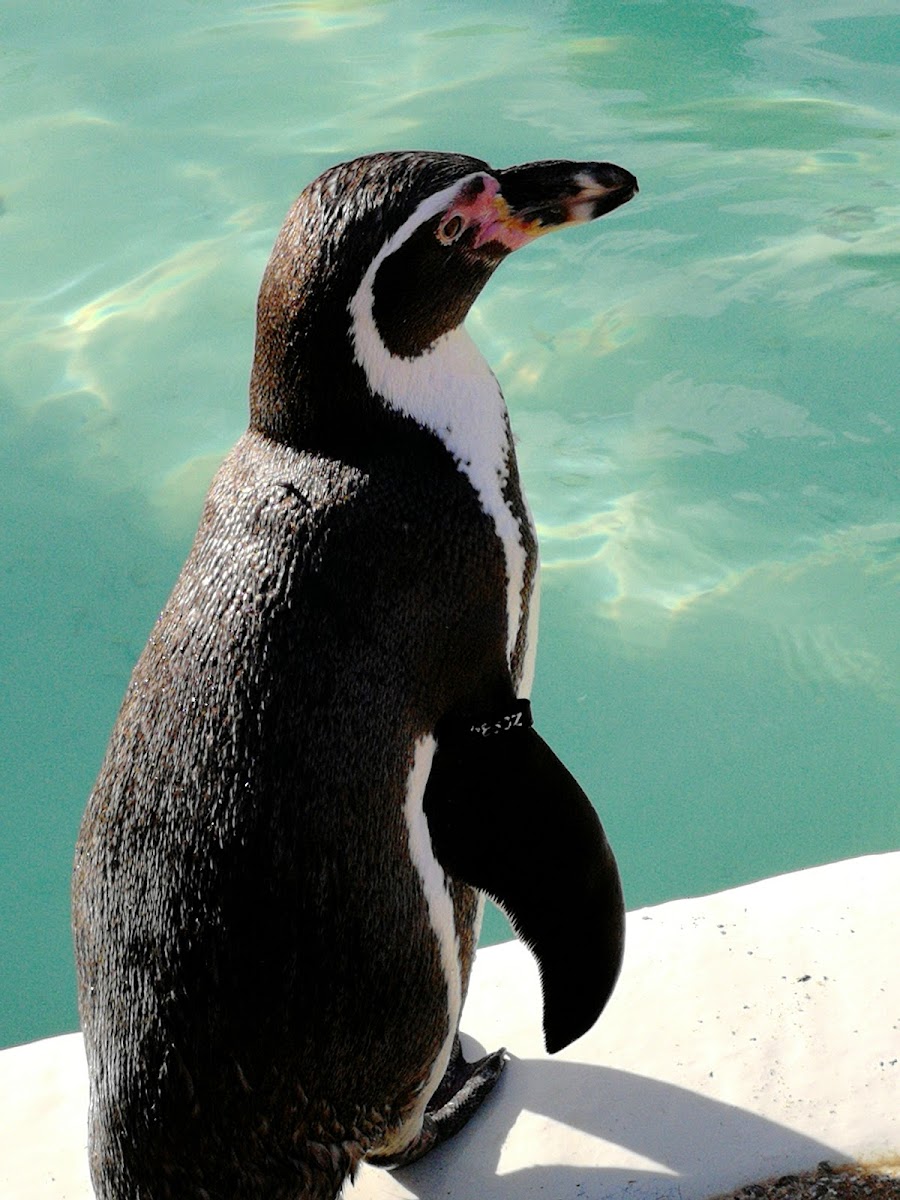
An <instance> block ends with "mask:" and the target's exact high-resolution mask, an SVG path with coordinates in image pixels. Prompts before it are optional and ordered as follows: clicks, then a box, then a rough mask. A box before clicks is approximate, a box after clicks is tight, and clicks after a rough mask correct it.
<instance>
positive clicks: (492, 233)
mask: <svg viewBox="0 0 900 1200" xmlns="http://www.w3.org/2000/svg"><path fill="white" fill-rule="evenodd" d="M481 180H482V183H483V184H484V187H483V188H482V190H481V191H480V192H479V193H478V194H477V195H476V196H472V197H471V199H469V198H467V197H465V196H463V197H462V198H461V199H460V200H459V202H458V203H456V204H454V205H453V207H452V208H451V209H449V210H448V211H447V213H446V215H445V217H444V221H445V222H446V221H448V220H449V219H450V218H451V217H453V216H456V215H457V214H458V215H459V216H461V217H462V218H463V220H464V221H465V222H466V225H467V226H475V237H474V238H473V240H472V248H473V249H475V250H477V249H478V248H479V247H480V246H484V245H485V244H486V243H487V242H499V244H500V245H501V246H503V247H504V249H506V250H518V248H519V247H520V246H524V245H525V243H526V242H530V241H531V240H532V239H533V238H535V237H537V236H538V234H539V233H542V232H543V230H542V229H541V226H540V223H539V222H536V221H528V222H525V221H520V220H518V218H516V217H515V216H513V214H512V213H511V212H510V210H509V205H508V204H507V203H506V201H505V200H504V199H503V196H502V195H501V194H500V184H499V183H498V182H497V180H496V179H493V178H492V177H491V176H490V175H482V176H481Z"/></svg>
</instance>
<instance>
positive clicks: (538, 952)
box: [424, 701, 625, 1054]
mask: <svg viewBox="0 0 900 1200" xmlns="http://www.w3.org/2000/svg"><path fill="white" fill-rule="evenodd" d="M437 743H438V744H437V751H436V753H435V756H434V761H433V764H432V768H431V774H430V776H429V780H428V787H427V789H426V792H425V801H424V803H425V813H426V816H427V818H428V825H429V829H430V832H431V839H432V844H433V847H434V853H435V857H436V858H437V860H438V862H439V863H440V864H441V866H442V867H443V868H444V870H445V871H446V872H447V873H448V874H449V875H452V876H454V877H455V878H457V879H461V880H462V881H464V882H465V883H468V884H470V885H471V886H472V887H475V888H479V889H480V890H481V891H484V892H486V893H487V894H488V895H489V896H490V897H491V898H492V899H493V900H495V901H496V902H497V903H498V904H499V905H501V907H502V908H503V909H504V911H505V912H506V914H507V915H508V916H509V918H510V921H511V922H512V924H513V927H514V928H515V930H516V933H517V934H518V935H519V937H520V938H521V939H522V941H524V942H525V943H526V945H527V946H528V947H529V948H530V949H531V951H532V952H533V954H534V956H535V958H536V959H537V961H538V965H539V967H540V973H541V984H542V988H543V994H544V1040H545V1044H546V1046H547V1050H548V1051H549V1052H550V1053H551V1054H553V1053H555V1052H556V1051H557V1050H561V1049H563V1047H565V1046H567V1045H568V1044H569V1043H570V1042H572V1041H574V1040H575V1038H577V1037H580V1036H581V1035H582V1034H583V1033H586V1032H587V1030H588V1029H590V1027H591V1026H592V1025H593V1023H594V1022H595V1021H596V1019H597V1017H599V1015H600V1013H601V1012H602V1011H603V1008H604V1007H605V1005H606V1002H607V1000H608V999H609V997H610V995H611V994H612V990H613V987H614V986H615V982H616V979H617V978H618V974H619V969H620V967H621V963H622V953H623V944H624V929H625V907H624V902H623V899H622V887H621V883H620V880H619V872H618V869H617V867H616V862H615V858H614V857H613V853H612V850H611V849H610V846H609V843H608V842H607V840H606V835H605V834H604V832H603V826H602V825H601V823H600V820H599V818H598V816H597V814H596V812H595V811H594V808H593V806H592V804H591V802H590V800H588V798H587V796H586V795H585V793H584V792H583V791H582V789H581V788H580V787H579V785H578V783H577V782H576V781H575V779H574V778H573V777H572V775H571V774H570V773H569V771H568V770H567V769H566V768H565V766H563V764H562V763H561V762H560V760H559V759H558V758H557V757H556V755H555V754H554V753H553V751H552V750H551V749H550V747H549V746H548V745H547V743H546V742H545V741H544V740H543V738H541V737H540V736H539V734H538V733H537V732H536V731H535V730H534V728H533V727H532V726H531V716H530V706H529V705H528V702H527V701H517V702H514V705H512V706H510V709H509V710H508V711H505V712H504V713H503V714H502V715H501V717H500V718H499V719H493V720H490V721H486V722H483V723H480V724H479V723H475V724H473V723H472V722H465V723H463V724H460V723H458V722H455V723H454V724H453V725H452V726H451V725H449V723H442V725H441V726H439V727H438V730H437Z"/></svg>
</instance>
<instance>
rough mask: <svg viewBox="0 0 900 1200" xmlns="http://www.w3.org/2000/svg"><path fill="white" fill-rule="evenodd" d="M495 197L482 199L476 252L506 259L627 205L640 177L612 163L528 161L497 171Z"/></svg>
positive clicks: (475, 236)
mask: <svg viewBox="0 0 900 1200" xmlns="http://www.w3.org/2000/svg"><path fill="white" fill-rule="evenodd" d="M495 175H496V179H497V181H498V183H499V188H498V190H497V191H496V193H495V194H494V195H493V196H491V197H490V203H489V204H485V200H486V199H487V197H484V198H483V199H482V205H483V209H482V213H480V214H479V217H480V219H479V220H478V228H477V230H476V231H475V235H474V237H473V240H472V248H473V249H476V250H482V251H483V252H484V253H487V254H500V255H505V254H508V253H510V251H512V250H518V249H519V247H520V246H525V245H527V244H528V243H529V242H533V241H534V239H535V238H538V237H541V236H542V235H543V234H545V233H550V232H551V230H553V229H562V228H563V227H564V226H566V225H582V224H584V223H585V222H587V221H593V220H595V219H596V218H597V217H602V216H603V214H604V213H608V212H612V210H613V209H614V208H618V207H619V205H620V204H626V203H627V202H628V201H629V200H630V199H631V198H632V196H634V195H635V193H636V192H637V190H638V182H637V180H636V179H635V177H634V176H633V175H632V174H631V173H630V172H629V171H626V170H624V169H623V168H622V167H617V166H615V165H614V164H613V163H598V162H586V163H573V162H561V161H557V160H553V161H549V162H535V163H525V164H524V165H522V166H519V167H508V168H507V169H506V170H504V171H497V172H496V173H495Z"/></svg>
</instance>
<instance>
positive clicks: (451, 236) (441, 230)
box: [437, 213, 466, 246]
mask: <svg viewBox="0 0 900 1200" xmlns="http://www.w3.org/2000/svg"><path fill="white" fill-rule="evenodd" d="M465 227H466V222H465V218H464V217H463V216H462V214H461V213H451V215H450V216H449V217H448V218H447V220H446V221H444V223H443V225H439V226H438V231H437V237H438V241H439V242H442V243H443V244H444V245H445V246H449V245H451V244H452V243H453V242H455V241H456V240H457V238H459V236H460V235H461V234H462V232H463V230H464V229H465Z"/></svg>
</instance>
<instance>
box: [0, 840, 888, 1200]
mask: <svg viewBox="0 0 900 1200" xmlns="http://www.w3.org/2000/svg"><path fill="white" fill-rule="evenodd" d="M898 929H900V853H895V854H883V855H877V856H872V857H868V858H859V859H852V860H850V861H848V862H842V863H835V864H833V865H830V866H826V867H818V868H815V869H812V870H808V871H801V872H798V873H796V874H793V875H784V876H780V877H778V878H775V879H768V880H764V881H763V882H761V883H756V884H751V885H749V886H747V887H742V888H737V889H735V890H733V891H729V892H723V893H720V894H719V895H716V896H709V897H705V898H703V899H699V900H678V901H674V902H672V903H670V904H663V905H660V906H659V907H656V908H648V909H642V910H639V911H637V912H633V913H629V916H628V948H627V953H626V960H625V968H624V970H623V973H622V979H621V981H620V983H619V986H618V989H617V991H616V993H615V995H614V997H613V999H612V1001H611V1003H610V1006H609V1008H608V1010H607V1012H606V1013H605V1014H604V1015H603V1017H602V1018H601V1019H600V1021H599V1022H598V1023H597V1025H596V1026H595V1027H594V1029H593V1030H592V1031H591V1032H590V1033H589V1034H588V1035H587V1036H586V1037H584V1038H582V1039H581V1040H580V1041H578V1042H576V1043H575V1044H574V1045H573V1046H572V1047H570V1048H569V1049H568V1050H567V1051H564V1052H563V1053H562V1054H560V1055H558V1056H557V1057H556V1058H553V1059H551V1058H548V1057H547V1055H546V1054H545V1053H544V1052H543V1050H542V1048H541V1034H540V1012H541V999H540V988H539V985H538V980H537V972H536V969H535V968H534V965H533V962H532V960H531V957H530V955H529V954H528V952H527V951H526V950H525V949H524V948H523V947H521V946H520V945H519V944H518V943H514V942H509V943H506V944H504V945H502V946H494V947H491V948H490V949H487V950H483V951H481V952H480V953H479V955H478V961H477V964H476V968H475V974H474V978H473V984H472V990H471V995H470V998H469V1002H468V1004H467V1007H466V1013H465V1017H464V1020H463V1026H464V1028H465V1029H466V1030H467V1031H468V1033H469V1035H470V1036H469V1039H468V1045H467V1050H468V1051H469V1054H470V1056H471V1054H473V1053H474V1052H476V1051H477V1050H478V1048H479V1046H483V1047H484V1048H485V1049H494V1048H495V1047H497V1046H499V1045H506V1046H507V1047H508V1048H509V1051H510V1056H511V1061H510V1062H509V1064H508V1066H507V1069H506V1072H505V1075H504V1078H503V1079H502V1080H501V1082H500V1084H499V1085H498V1087H497V1090H496V1091H495V1093H494V1095H493V1096H492V1097H491V1098H490V1100H489V1101H488V1103H487V1104H486V1106H485V1108H484V1110H483V1111H482V1112H481V1113H479V1114H478V1115H477V1116H476V1117H475V1119H474V1120H473V1122H472V1124H471V1125H470V1126H468V1127H467V1129H465V1130H463V1132H462V1133H461V1134H460V1135H459V1136H458V1137H457V1138H456V1139H455V1140H454V1141H453V1142H451V1143H449V1144H448V1145H447V1146H444V1147H441V1148H440V1149H438V1150H437V1151H435V1152H434V1153H433V1154H432V1155H430V1156H429V1157H428V1158H426V1159H425V1160H423V1161H422V1162H421V1163H420V1164H418V1165H416V1166H415V1167H412V1168H409V1169H408V1170H406V1171H403V1172H398V1173H397V1174H395V1175H390V1174H387V1173H385V1172H383V1171H378V1170H375V1169H374V1168H365V1169H363V1171H362V1172H361V1174H360V1176H359V1179H358V1182H357V1184H356V1186H355V1187H353V1188H348V1189H347V1193H348V1195H347V1200H438V1197H440V1198H441V1200H448V1198H449V1200H570V1198H571V1200H576V1198H578V1197H583V1198H585V1200H588V1198H589V1200H607V1198H610V1200H611V1198H612V1197H623V1198H624V1197H627V1198H628V1200H701V1198H702V1197H706V1196H709V1195H712V1194H714V1193H716V1192H724V1191H727V1190H731V1189H733V1188H737V1187H738V1186H740V1185H741V1184H743V1183H749V1182H751V1181H752V1180H756V1179H762V1178H765V1177H766V1176H770V1175H773V1174H783V1173H786V1172H794V1171H798V1170H803V1169H808V1168H812V1167H814V1166H815V1165H816V1163H817V1162H818V1161H819V1160H821V1159H828V1160H830V1161H832V1162H841V1161H848V1160H854V1159H855V1160H863V1161H871V1160H880V1159H884V1158H886V1157H887V1158H890V1157H893V1158H894V1159H896V1158H897V1156H898V1155H900V953H898ZM585 953H589V949H588V948H587V947H586V948H585ZM572 986H573V987H577V986H578V964H577V963H575V964H573V967H572ZM85 1091H86V1080H85V1070H84V1065H83V1061H82V1056H81V1042H80V1038H79V1037H78V1035H75V1034H72V1035H68V1036H65V1037H60V1038H51V1039H48V1040H47V1041H43V1042H36V1043H34V1044H32V1045H30V1046H21V1047H16V1048H15V1049H12V1050H6V1051H4V1052H3V1053H2V1054H0V1196H2V1197H3V1200H88V1198H89V1197H90V1195H91V1192H90V1188H89V1184H88V1180H87V1168H86V1163H85V1154H84V1105H85Z"/></svg>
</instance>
